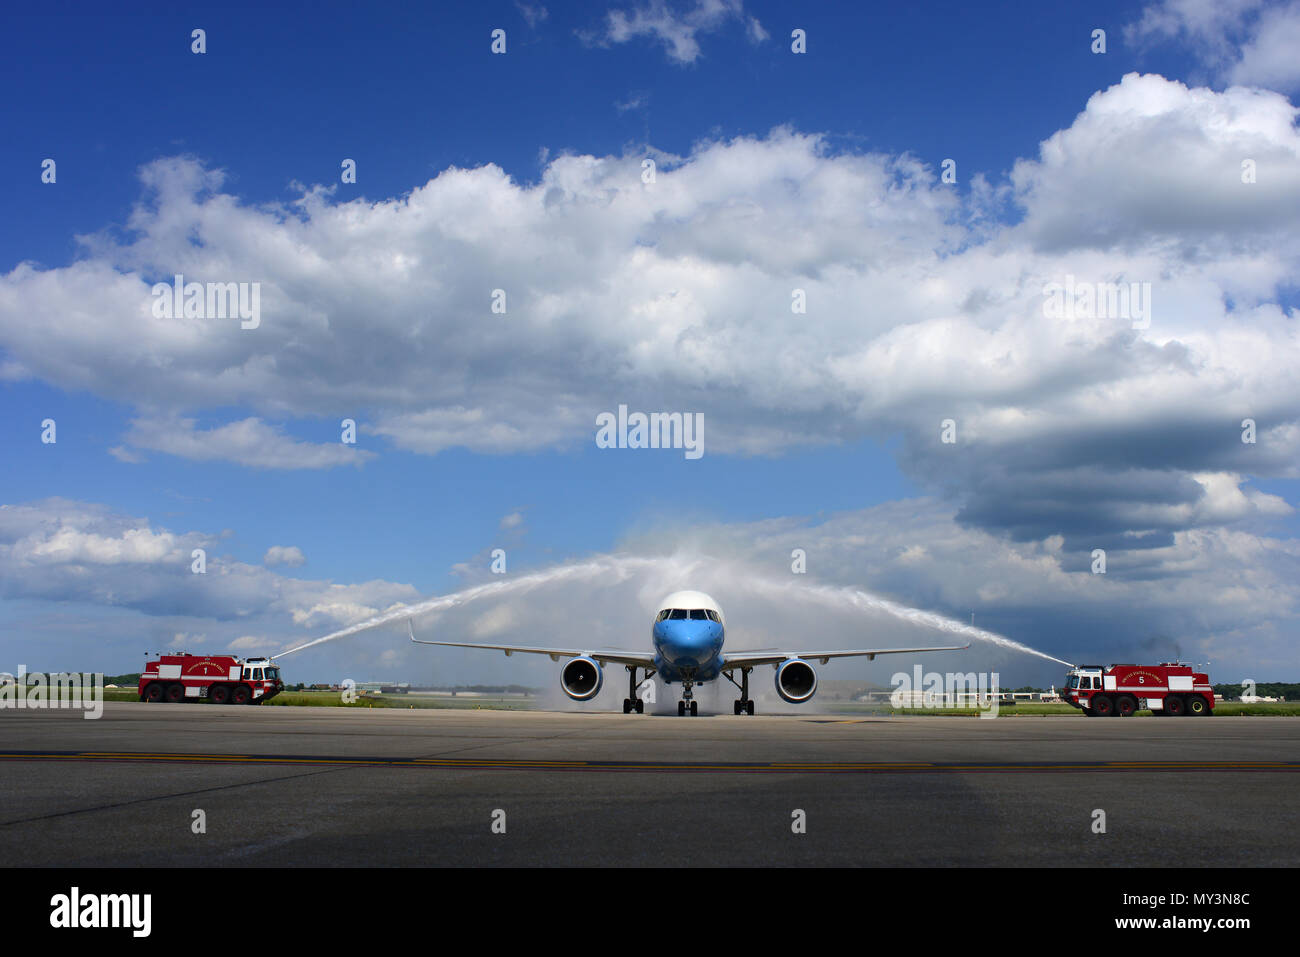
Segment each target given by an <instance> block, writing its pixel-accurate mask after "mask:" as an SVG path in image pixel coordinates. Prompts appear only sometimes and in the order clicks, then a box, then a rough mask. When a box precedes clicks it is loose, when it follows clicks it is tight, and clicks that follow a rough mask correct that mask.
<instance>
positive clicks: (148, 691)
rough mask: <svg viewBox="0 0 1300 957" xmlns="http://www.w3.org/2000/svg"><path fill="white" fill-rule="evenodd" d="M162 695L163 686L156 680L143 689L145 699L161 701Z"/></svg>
mask: <svg viewBox="0 0 1300 957" xmlns="http://www.w3.org/2000/svg"><path fill="white" fill-rule="evenodd" d="M162 697H163V686H162V685H160V684H159V683H158V682H156V681H155V682H154V683H153V684H151V685H149V686H148V687H147V688H145V689H144V700H145V701H161V700H162Z"/></svg>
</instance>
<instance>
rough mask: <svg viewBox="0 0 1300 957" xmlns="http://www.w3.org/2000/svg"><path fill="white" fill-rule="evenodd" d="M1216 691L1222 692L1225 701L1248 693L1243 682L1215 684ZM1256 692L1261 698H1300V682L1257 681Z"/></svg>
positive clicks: (1217, 692) (1288, 699) (1291, 699)
mask: <svg viewBox="0 0 1300 957" xmlns="http://www.w3.org/2000/svg"><path fill="white" fill-rule="evenodd" d="M1214 693H1215V694H1221V695H1223V697H1224V700H1225V701H1232V700H1235V699H1237V698H1240V697H1241V696H1242V695H1243V694H1245V693H1246V689H1245V688H1243V687H1242V684H1241V682H1236V683H1235V684H1222V685H1214ZM1255 694H1257V695H1259V696H1260V697H1261V698H1285V699H1286V700H1287V701H1295V700H1296V699H1297V698H1300V682H1295V681H1256V682H1255Z"/></svg>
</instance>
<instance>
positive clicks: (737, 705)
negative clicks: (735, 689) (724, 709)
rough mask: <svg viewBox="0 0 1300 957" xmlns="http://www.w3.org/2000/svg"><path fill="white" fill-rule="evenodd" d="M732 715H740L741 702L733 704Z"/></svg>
mask: <svg viewBox="0 0 1300 957" xmlns="http://www.w3.org/2000/svg"><path fill="white" fill-rule="evenodd" d="M731 713H732V714H740V702H739V701H737V702H736V703H735V704H733V705H732V706H731Z"/></svg>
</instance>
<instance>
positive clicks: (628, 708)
mask: <svg viewBox="0 0 1300 957" xmlns="http://www.w3.org/2000/svg"><path fill="white" fill-rule="evenodd" d="M623 713H624V714H631V713H632V699H631V698H624V699H623Z"/></svg>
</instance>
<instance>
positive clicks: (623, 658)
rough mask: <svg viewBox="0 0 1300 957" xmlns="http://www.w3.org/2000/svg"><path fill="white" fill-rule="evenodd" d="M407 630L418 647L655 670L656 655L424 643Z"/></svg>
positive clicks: (607, 650)
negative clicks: (580, 660) (584, 659)
mask: <svg viewBox="0 0 1300 957" xmlns="http://www.w3.org/2000/svg"><path fill="white" fill-rule="evenodd" d="M406 630H407V631H408V632H409V633H410V635H411V640H412V641H413V642H415V643H416V644H417V645H442V646H443V647H445V648H486V649H488V650H489V651H502V652H505V655H506V657H507V658H508V657H510V656H511V655H513V654H514V653H515V652H520V653H522V654H531V655H550V656H551V660H552V661H559V660H560V659H561V658H577V657H578V656H579V655H583V656H586V657H588V658H595V659H596V660H597V661H599V662H601V663H602V664H617V665H629V666H631V667H635V668H646V669H649V670H653V669H654V655H652V654H649V653H645V654H642V653H639V652H636V651H627V650H625V649H623V648H539V647H538V646H537V645H484V644H478V643H475V642H470V641H423V640H421V639H419V638H416V637H415V630H414V629H413V628H412V627H411V622H410V620H409V619H408V620H407V622H406Z"/></svg>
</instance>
